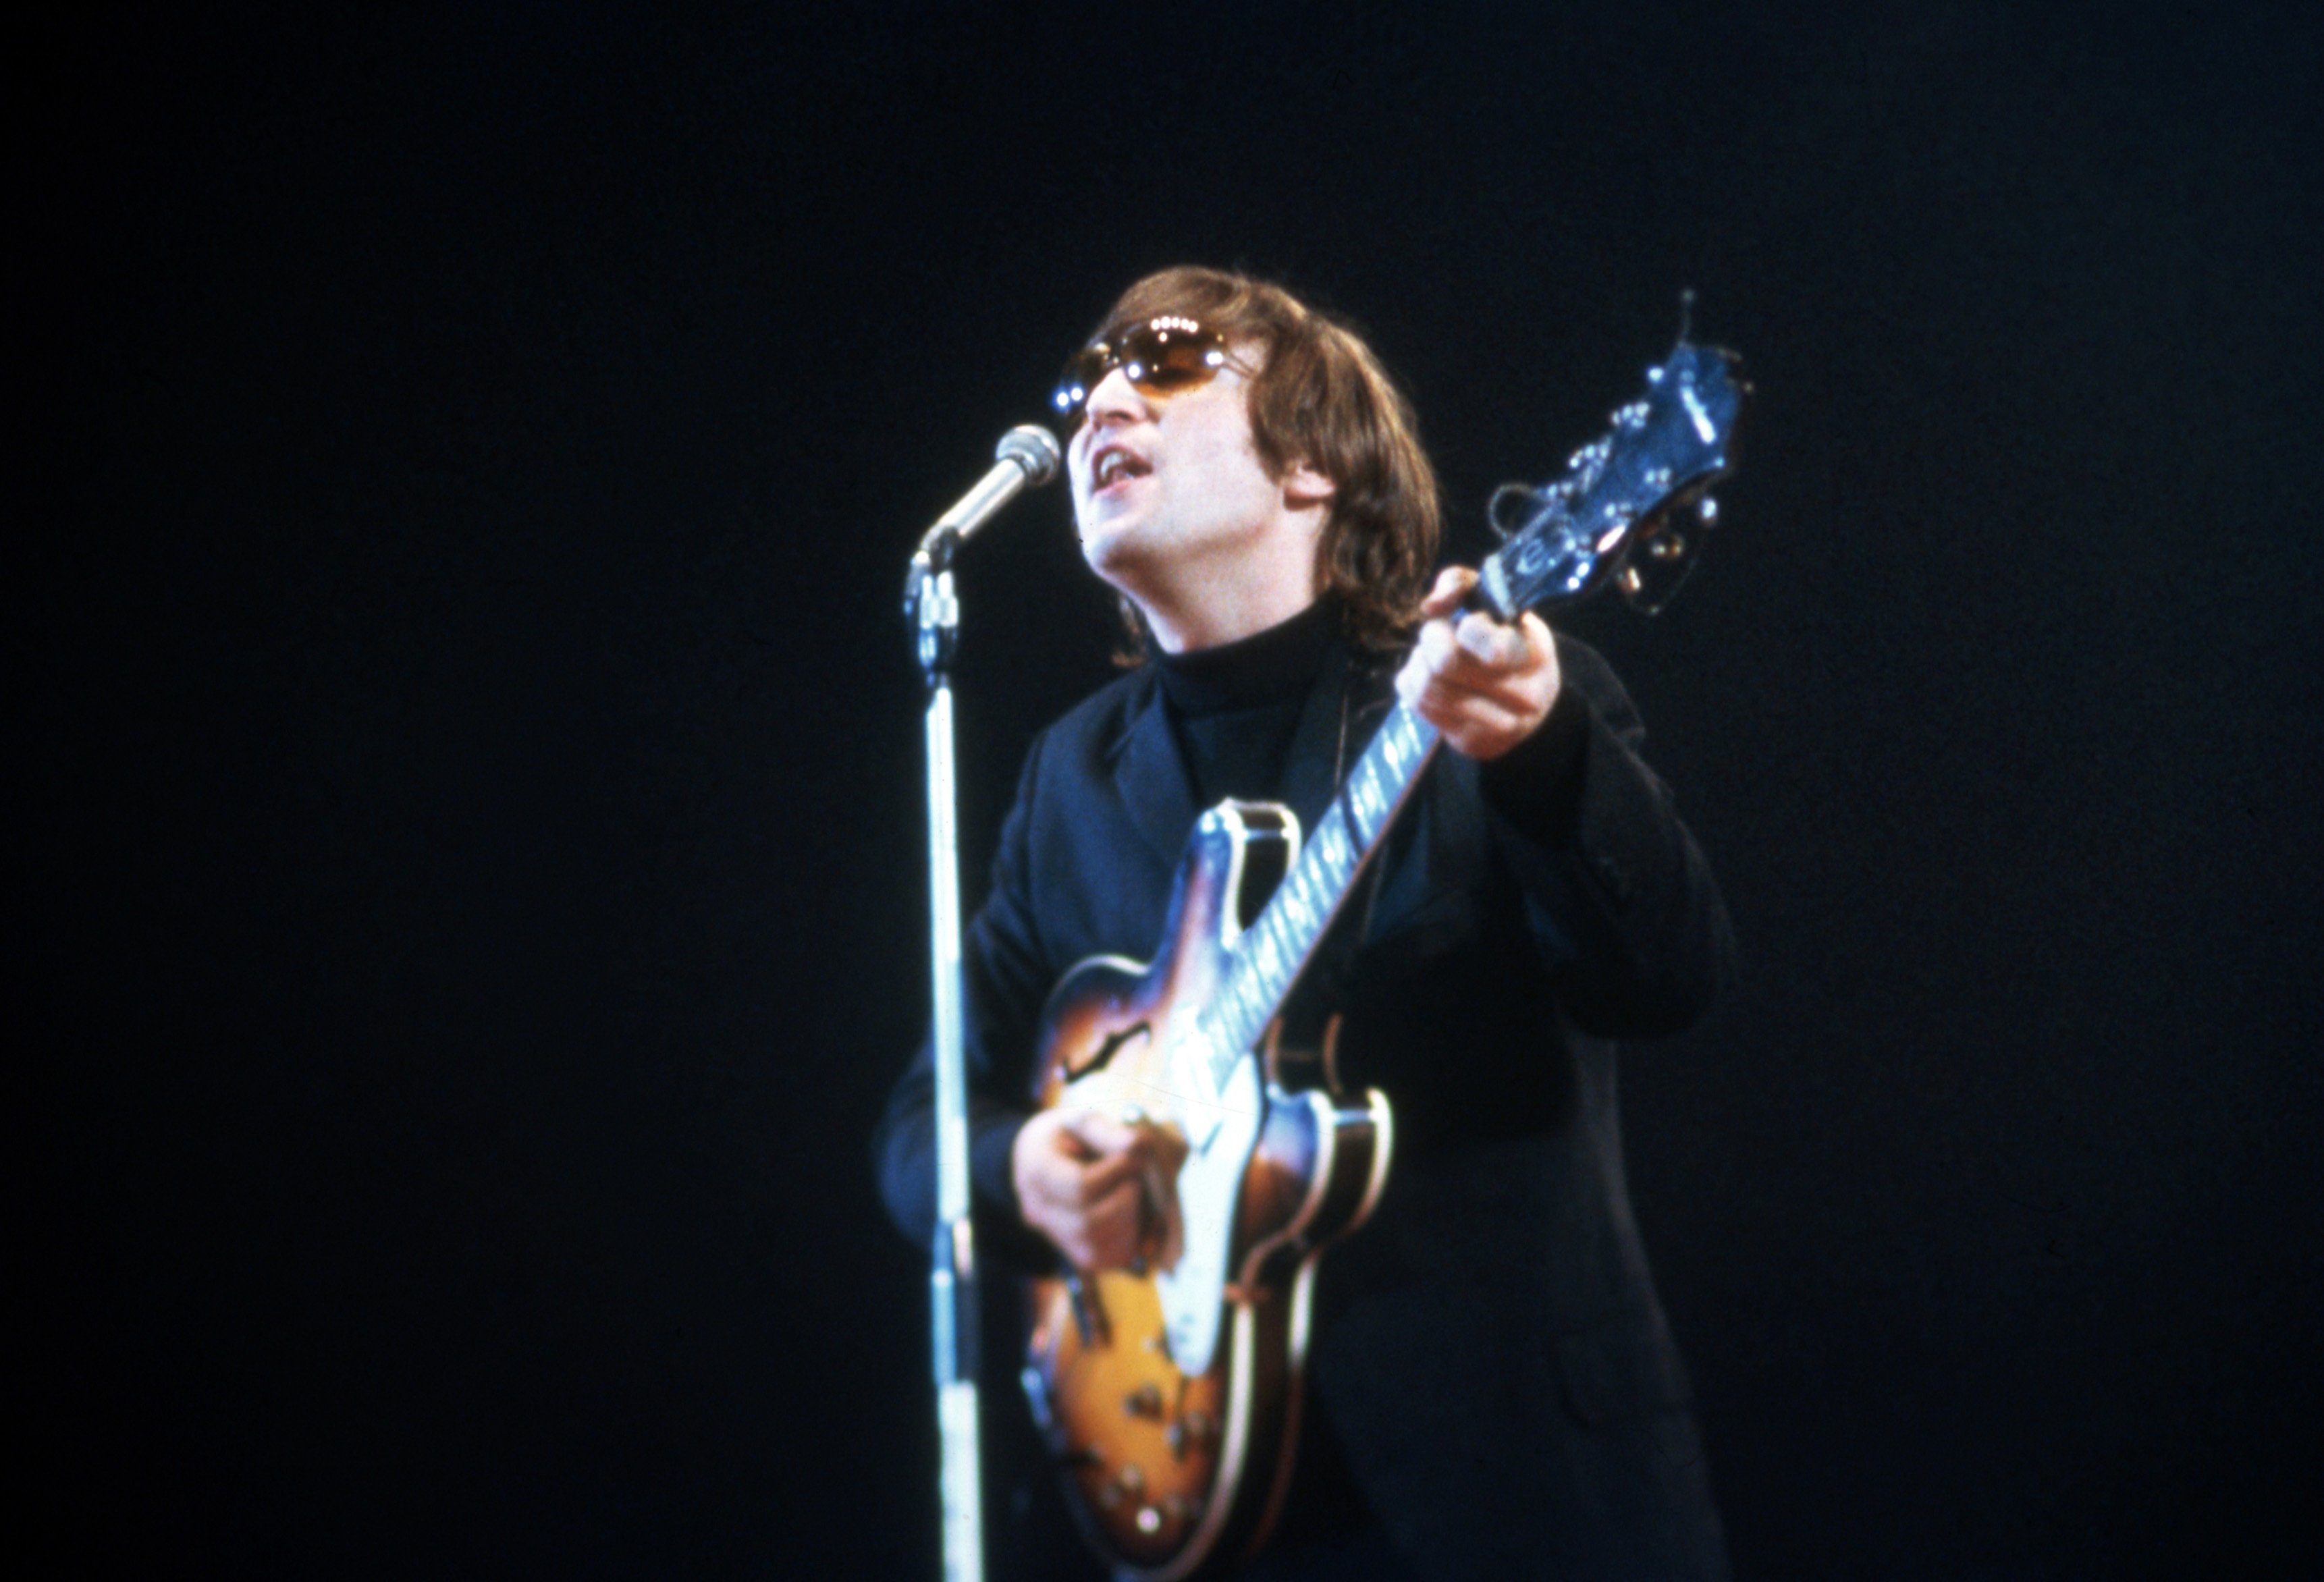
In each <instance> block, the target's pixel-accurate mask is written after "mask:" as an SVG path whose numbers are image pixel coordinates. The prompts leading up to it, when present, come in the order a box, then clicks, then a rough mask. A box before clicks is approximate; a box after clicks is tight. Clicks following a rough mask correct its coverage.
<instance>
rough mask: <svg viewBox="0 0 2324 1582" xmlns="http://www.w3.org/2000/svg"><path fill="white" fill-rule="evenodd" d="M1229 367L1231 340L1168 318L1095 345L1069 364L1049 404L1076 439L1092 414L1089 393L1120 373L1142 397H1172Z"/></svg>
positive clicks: (1187, 320)
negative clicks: (1084, 419) (1113, 375)
mask: <svg viewBox="0 0 2324 1582" xmlns="http://www.w3.org/2000/svg"><path fill="white" fill-rule="evenodd" d="M1226 365H1227V338H1226V336H1222V335H1221V334H1219V332H1218V331H1216V330H1214V329H1207V328H1205V327H1203V326H1202V325H1201V324H1199V323H1197V322H1195V321H1194V319H1191V318H1185V317H1180V316H1178V315H1176V314H1165V315H1164V316H1163V317H1159V318H1149V319H1148V320H1147V321H1146V322H1145V323H1143V324H1137V325H1130V326H1127V327H1123V328H1121V329H1118V330H1111V331H1108V332H1107V333H1106V335H1105V336H1104V337H1103V338H1102V339H1100V340H1095V341H1093V342H1091V343H1090V344H1089V345H1088V346H1086V347H1084V349H1083V350H1082V351H1080V352H1078V353H1076V354H1074V360H1073V361H1072V362H1070V363H1066V364H1065V373H1064V375H1063V376H1062V377H1061V378H1059V379H1058V381H1057V390H1056V394H1055V395H1053V396H1051V397H1050V398H1049V400H1050V402H1051V404H1052V405H1054V406H1055V407H1056V411H1057V417H1058V419H1059V420H1060V421H1061V422H1062V423H1063V424H1064V426H1065V432H1066V433H1067V434H1071V433H1072V432H1073V431H1074V429H1076V428H1080V427H1081V426H1082V419H1083V418H1084V417H1085V416H1087V414H1088V409H1089V398H1090V391H1093V390H1095V389H1096V388H1097V387H1098V385H1099V384H1100V383H1102V382H1103V381H1104V379H1105V376H1106V375H1107V374H1109V373H1112V372H1113V371H1114V370H1115V369H1117V368H1119V369H1120V370H1121V372H1122V375H1123V377H1124V378H1126V379H1128V380H1129V381H1130V385H1131V386H1132V388H1134V389H1135V390H1136V391H1138V393H1139V394H1140V395H1148V396H1167V395H1176V393H1177V392H1178V391H1185V390H1194V389H1195V388H1196V387H1198V386H1200V385H1205V384H1208V383H1210V382H1211V381H1212V380H1213V379H1215V378H1217V377H1218V372H1219V370H1220V369H1222V368H1223V367H1225V366H1226Z"/></svg>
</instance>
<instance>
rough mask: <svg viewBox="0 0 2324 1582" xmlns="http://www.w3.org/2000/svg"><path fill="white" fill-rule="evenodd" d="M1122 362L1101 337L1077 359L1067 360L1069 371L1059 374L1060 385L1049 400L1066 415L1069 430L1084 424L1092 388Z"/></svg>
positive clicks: (1079, 353)
mask: <svg viewBox="0 0 2324 1582" xmlns="http://www.w3.org/2000/svg"><path fill="white" fill-rule="evenodd" d="M1117 363H1120V358H1119V357H1117V356H1116V355H1115V354H1114V351H1113V348H1112V347H1111V345H1108V344H1106V343H1105V342H1104V341H1100V342H1098V343H1097V344H1096V345H1093V346H1087V347H1084V349H1083V350H1081V351H1079V352H1076V353H1074V358H1073V361H1072V362H1070V363H1066V364H1065V373H1061V374H1059V375H1058V376H1057V388H1056V391H1055V392H1054V393H1052V394H1051V395H1050V397H1049V404H1050V405H1051V406H1052V407H1054V408H1056V412H1057V416H1059V417H1060V418H1064V419H1065V430H1066V432H1067V433H1071V432H1072V431H1073V430H1074V429H1075V428H1080V427H1081V421H1082V409H1083V408H1084V407H1086V406H1087V405H1088V404H1089V397H1090V391H1093V390H1095V389H1096V388H1097V387H1098V382H1099V381H1100V380H1102V379H1103V378H1104V377H1105V376H1106V372H1107V371H1108V370H1109V369H1111V368H1112V367H1113V366H1115V364H1117Z"/></svg>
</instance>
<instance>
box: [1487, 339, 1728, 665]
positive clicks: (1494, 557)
mask: <svg viewBox="0 0 2324 1582" xmlns="http://www.w3.org/2000/svg"><path fill="white" fill-rule="evenodd" d="M1742 375H1743V364H1742V362H1741V360H1740V359H1738V357H1737V356H1736V355H1735V354H1733V353H1731V352H1726V351H1721V350H1720V348H1718V347H1716V346H1697V345H1690V344H1688V342H1687V341H1686V340H1684V339H1683V338H1682V339H1681V340H1680V341H1679V344H1678V345H1677V346H1676V347H1674V349H1673V350H1672V352H1671V354H1670V356H1669V357H1668V358H1667V359H1665V361H1664V363H1663V364H1662V366H1660V367H1658V368H1649V369H1647V370H1646V394H1645V395H1644V396H1642V397H1641V398H1640V399H1638V400H1635V401H1632V402H1631V403H1630V404H1629V405H1628V406H1626V407H1624V408H1622V409H1619V410H1618V411H1617V412H1616V413H1615V414H1614V421H1613V426H1612V427H1611V428H1609V429H1608V430H1607V431H1606V433H1605V434H1604V435H1603V436H1601V437H1600V438H1599V439H1597V440H1596V441H1594V442H1593V443H1591V444H1590V445H1586V446H1582V448H1581V449H1580V450H1578V451H1576V452H1575V453H1574V454H1573V458H1572V460H1571V461H1570V462H1568V463H1567V464H1566V468H1565V474H1564V475H1563V477H1561V478H1558V479H1557V480H1555V481H1554V482H1553V483H1546V484H1544V485H1542V486H1541V487H1540V488H1534V487H1532V486H1531V485H1528V484H1524V483H1505V484H1503V485H1502V486H1501V488H1500V489H1499V491H1498V492H1495V494H1494V496H1493V501H1492V507H1491V511H1490V514H1491V517H1492V520H1493V527H1494V529H1495V530H1496V531H1497V532H1499V534H1500V535H1501V538H1502V539H1503V542H1502V545H1501V547H1500V548H1499V549H1498V550H1496V551H1494V553H1492V554H1491V555H1489V556H1486V557H1485V563H1484V565H1483V566H1481V567H1480V568H1479V571H1478V584H1477V591H1478V595H1479V597H1480V599H1481V601H1482V602H1484V603H1485V604H1486V605H1487V606H1488V607H1489V609H1490V610H1491V611H1492V612H1493V613H1494V614H1496V615H1498V616H1499V617H1500V618H1501V619H1502V620H1505V621H1506V620H1510V619H1513V618H1514V617H1515V616H1516V615H1517V612H1519V611H1521V610H1525V609H1528V608H1530V607H1532V606H1534V605H1536V604H1549V603H1563V602H1571V601H1572V600H1576V599H1581V598H1586V597H1587V596H1589V595H1590V594H1591V593H1595V592H1596V591H1597V590H1598V589H1599V588H1600V587H1602V586H1604V585H1605V584H1607V583H1608V582H1609V581H1610V582H1612V583H1613V584H1615V585H1616V586H1617V587H1618V588H1619V589H1620V590H1621V592H1622V594H1623V597H1625V598H1626V599H1628V601H1629V602H1631V603H1632V604H1633V605H1636V606H1637V608H1639V609H1641V610H1644V611H1645V612H1646V613H1648V614H1650V615H1651V614H1653V613H1655V612H1656V611H1658V610H1660V609H1661V608H1662V606H1663V605H1664V604H1665V603H1666V602H1669V600H1670V597H1671V595H1672V594H1673V593H1676V592H1677V591H1678V584H1680V583H1681V582H1683V581H1684V580H1685V577H1686V574H1687V572H1688V571H1689V570H1691V569H1692V566H1693V564H1694V556H1695V552H1696V550H1697V549H1698V548H1699V547H1701V538H1702V535H1703V533H1704V532H1705V531H1707V530H1708V529H1709V528H1710V526H1711V522H1712V520H1715V518H1716V515H1717V507H1716V505H1715V503H1714V502H1713V501H1712V500H1711V496H1710V492H1709V491H1710V489H1711V485H1712V484H1714V483H1717V482H1718V481H1719V480H1720V479H1721V478H1723V477H1725V476H1726V475H1727V474H1729V472H1731V471H1733V470H1734V465H1735V442H1736V437H1737V430H1738V425H1739V424H1740V422H1741V420H1742V417H1743V411H1744V408H1745V406H1746V405H1747V404H1748V400H1749V398H1750V394H1751V387H1750V386H1749V385H1748V383H1746V382H1744V380H1743V376H1742Z"/></svg>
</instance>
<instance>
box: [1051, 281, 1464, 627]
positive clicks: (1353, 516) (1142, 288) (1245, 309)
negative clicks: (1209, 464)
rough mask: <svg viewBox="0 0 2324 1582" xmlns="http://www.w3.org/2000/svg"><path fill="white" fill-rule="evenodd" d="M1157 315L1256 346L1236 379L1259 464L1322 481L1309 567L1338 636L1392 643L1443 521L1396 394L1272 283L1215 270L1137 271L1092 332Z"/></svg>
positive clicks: (1423, 582) (1363, 349)
mask: <svg viewBox="0 0 2324 1582" xmlns="http://www.w3.org/2000/svg"><path fill="white" fill-rule="evenodd" d="M1164 314H1183V315H1185V317H1189V318H1194V319H1199V320H1201V321H1202V323H1203V325H1204V326H1206V327H1209V328H1212V329H1214V330H1217V331H1218V332H1219V333H1221V334H1222V335H1223V336H1226V337H1227V339H1228V340H1229V341H1230V342H1237V343H1249V344H1256V345H1259V346H1261V347H1263V348H1264V349H1265V352H1266V359H1265V361H1264V362H1263V363H1261V364H1260V366H1259V376H1258V377H1257V378H1256V379H1254V380H1252V381H1251V383H1250V431H1251V442H1252V446H1253V448H1254V449H1255V450H1256V451H1257V452H1258V454H1259V464H1260V465H1262V466H1263V467H1265V468H1266V469H1267V473H1268V476H1269V477H1270V478H1280V477H1281V476H1282V475H1283V474H1284V473H1285V472H1286V470H1287V469H1288V468H1289V467H1290V466H1291V465H1292V464H1293V463H1295V462H1299V461H1304V462H1305V463H1306V464H1308V465H1310V466H1312V467H1314V469H1315V470H1316V471H1317V472H1319V473H1321V474H1323V476H1325V477H1327V478H1329V479H1331V480H1332V483H1333V485H1334V492H1333V500H1332V512H1331V516H1330V519H1329V520H1327V521H1326V522H1325V523H1324V525H1323V537H1322V538H1321V539H1320V540H1319V541H1318V543H1317V544H1316V547H1315V556H1316V563H1317V564H1316V570H1317V572H1318V573H1319V574H1320V576H1321V580H1322V582H1323V587H1324V589H1325V591H1326V592H1328V593H1332V594H1333V595H1335V596H1337V598H1338V599H1339V601H1340V604H1341V608H1342V611H1343V612H1344V614H1345V619H1346V621H1347V627H1348V632H1349V635H1350V636H1351V638H1353V639H1355V640H1356V641H1357V642H1358V643H1360V645H1362V646H1364V647H1366V648H1386V647H1388V646H1390V645H1392V644H1394V643H1395V642H1396V641H1397V639H1399V638H1400V637H1401V636H1402V635H1403V633H1405V632H1406V630H1409V629H1410V628H1411V627H1412V626H1413V625H1414V624H1415V623H1416V621H1417V620H1418V612H1419V605H1420V598H1421V595H1422V594H1423V593H1425V592H1426V591H1427V587H1428V574H1429V572H1430V570H1431V569H1432V568H1433V567H1434V566H1435V563H1436V547H1437V541H1438V538H1439V537H1440V535H1441V533H1442V531H1443V510H1442V507H1441V506H1440V504H1439V502H1438V500H1437V492H1436V470H1435V469H1434V467H1432V466H1430V465H1429V464H1428V455H1427V453H1426V452H1425V451H1424V450H1422V449H1421V448H1420V437H1419V433H1418V426H1417V424H1416V422H1415V420H1414V418H1413V415H1412V407H1411V404H1410V403H1409V402H1407V401H1406V400H1405V398H1404V392H1403V391H1399V390H1398V389H1397V387H1396V382H1394V381H1393V380H1391V379H1389V378H1388V371H1387V370H1386V369H1384V368H1382V367H1381V366H1380V363H1379V358H1377V357H1375V356H1373V355H1372V351H1371V348H1370V347H1369V346H1367V345H1364V343H1363V341H1362V340H1361V339H1360V338H1359V337H1358V336H1357V335H1356V334H1355V332H1354V331H1353V330H1351V329H1350V328H1349V327H1347V326H1346V325H1344V324H1342V323H1341V322H1340V321H1339V320H1338V319H1336V318H1333V317H1331V316H1330V315H1328V314H1325V313H1323V312H1320V311H1318V310H1316V309H1314V308H1309V307H1308V306H1306V304H1305V303H1303V302H1301V301H1300V300H1299V299H1297V298H1296V297H1294V296H1293V295H1292V294H1291V293H1290V292H1288V291H1286V290H1284V289H1283V288H1282V287H1280V286H1277V285H1271V284H1269V283H1268V282H1267V281H1258V280H1253V279H1251V278H1250V276H1248V275H1242V274H1235V273H1231V272H1229V271H1225V270H1215V269H1203V268H1199V267H1195V266H1192V265H1185V266H1181V267H1179V268H1176V269H1166V270H1163V271H1161V272H1159V273H1158V274H1150V275H1148V276H1147V277H1146V278H1145V279H1144V280H1142V281H1139V282H1138V283H1137V284H1136V285H1134V286H1132V287H1130V290H1127V291H1124V292H1123V293H1122V294H1121V299H1120V301H1118V302H1116V303H1115V304H1114V305H1113V310H1112V312H1111V313H1110V314H1108V315H1107V316H1106V320H1105V323H1104V324H1103V325H1102V326H1101V327H1100V328H1099V334H1098V336H1097V337H1093V338H1103V337H1105V336H1108V335H1109V334H1110V333H1111V332H1112V331H1114V330H1116V329H1119V328H1121V327H1125V326H1128V325H1130V324H1134V323H1139V322H1142V321H1144V320H1146V319H1149V318H1155V317H1160V316H1161V315H1164ZM1122 612H1123V614H1124V616H1125V618H1126V619H1128V620H1129V621H1130V627H1131V630H1132V632H1133V633H1134V634H1135V638H1136V642H1137V646H1138V647H1139V648H1141V649H1142V648H1144V647H1145V646H1146V641H1147V633H1146V630H1145V622H1144V621H1143V619H1142V618H1140V617H1139V614H1138V612H1137V608H1136V606H1134V605H1132V604H1131V603H1130V602H1129V601H1128V600H1127V599H1125V600H1123V601H1122Z"/></svg>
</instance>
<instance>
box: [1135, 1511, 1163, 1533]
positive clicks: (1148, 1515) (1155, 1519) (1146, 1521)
mask: <svg viewBox="0 0 2324 1582" xmlns="http://www.w3.org/2000/svg"><path fill="white" fill-rule="evenodd" d="M1136 1520H1137V1522H1138V1531H1140V1532H1143V1533H1145V1534H1147V1535H1148V1536H1149V1537H1151V1536H1152V1535H1153V1534H1155V1533H1157V1532H1159V1531H1162V1513H1161V1512H1159V1511H1157V1510H1156V1509H1155V1508H1154V1507H1153V1506H1151V1505H1140V1506H1139V1507H1138V1515H1137V1518H1136Z"/></svg>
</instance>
